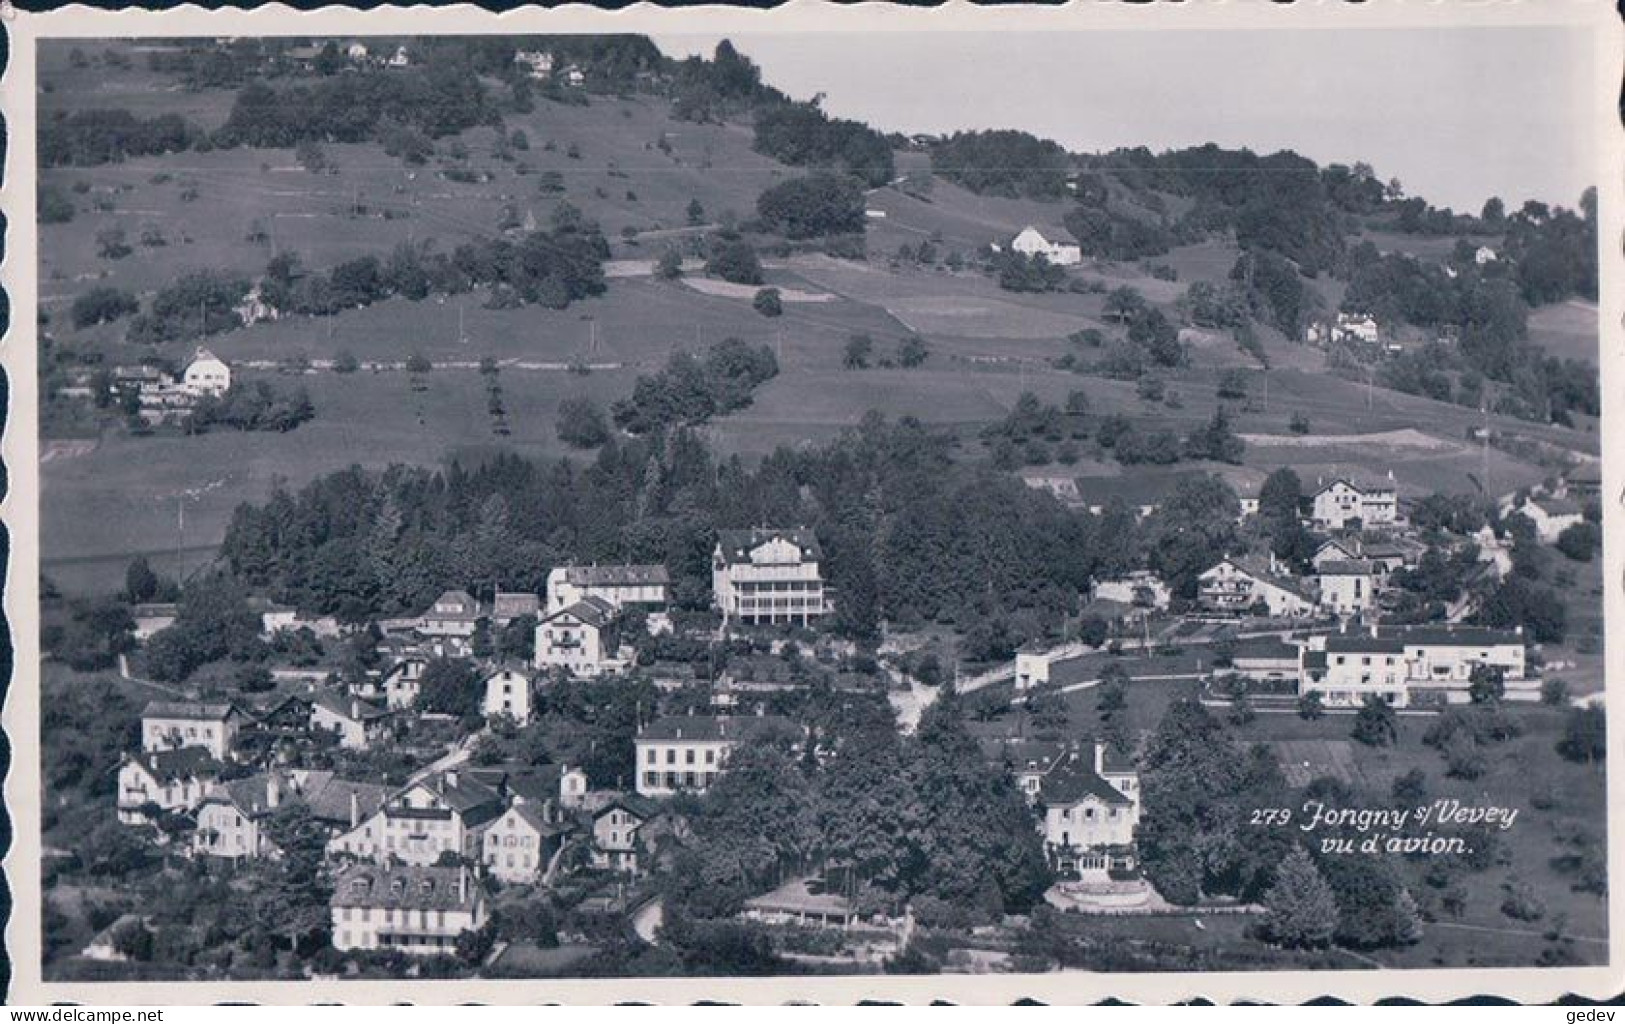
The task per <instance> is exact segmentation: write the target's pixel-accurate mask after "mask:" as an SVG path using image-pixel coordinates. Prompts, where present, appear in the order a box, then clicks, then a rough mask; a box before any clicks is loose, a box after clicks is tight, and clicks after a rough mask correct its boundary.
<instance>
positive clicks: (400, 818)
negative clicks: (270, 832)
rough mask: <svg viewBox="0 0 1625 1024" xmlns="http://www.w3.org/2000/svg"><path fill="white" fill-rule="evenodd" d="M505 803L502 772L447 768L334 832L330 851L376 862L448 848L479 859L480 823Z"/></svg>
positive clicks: (435, 854) (433, 857)
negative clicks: (356, 821) (344, 829)
mask: <svg viewBox="0 0 1625 1024" xmlns="http://www.w3.org/2000/svg"><path fill="white" fill-rule="evenodd" d="M507 807H508V794H507V792H506V788H505V784H504V782H503V780H502V778H501V777H495V778H493V777H492V776H490V775H485V776H483V777H482V773H481V772H479V771H477V770H468V769H463V768H448V769H446V770H444V771H441V772H436V773H435V774H433V775H430V776H428V777H426V778H423V779H420V780H418V781H416V782H413V783H411V784H410V785H408V786H406V787H404V788H403V789H401V790H400V791H398V792H397V793H395V794H394V795H393V796H391V797H390V798H389V799H387V800H385V801H384V803H383V805H382V806H381V807H379V808H378V810H377V812H376V813H374V814H373V815H372V816H371V817H368V818H365V819H363V820H362V821H360V822H358V823H357V824H356V826H355V827H354V828H351V829H350V830H349V831H347V832H343V833H341V834H339V835H337V836H334V837H333V838H332V839H331V840H330V841H329V842H328V844H327V852H328V855H329V856H330V857H331V856H341V855H342V856H346V857H351V858H355V859H359V860H370V861H375V862H378V863H384V862H387V861H389V860H392V859H393V860H398V861H402V862H405V863H407V864H433V863H435V862H436V861H437V860H439V859H440V857H441V856H442V855H443V854H446V853H455V854H457V855H459V856H462V857H466V858H468V859H469V860H477V859H478V858H479V853H480V841H479V839H480V832H481V829H482V828H483V826H485V825H486V824H488V823H489V822H491V821H494V820H495V819H496V818H498V817H499V816H501V814H502V813H503V811H505V810H506V809H507Z"/></svg>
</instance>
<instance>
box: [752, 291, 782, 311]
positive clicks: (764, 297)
mask: <svg viewBox="0 0 1625 1024" xmlns="http://www.w3.org/2000/svg"><path fill="white" fill-rule="evenodd" d="M751 307H752V308H753V309H755V310H756V312H758V313H760V314H762V315H763V316H766V317H774V316H783V315H784V303H783V301H782V300H781V299H780V298H779V290H778V289H777V288H763V289H762V290H761V291H759V292H757V293H756V297H755V298H754V299H752V300H751Z"/></svg>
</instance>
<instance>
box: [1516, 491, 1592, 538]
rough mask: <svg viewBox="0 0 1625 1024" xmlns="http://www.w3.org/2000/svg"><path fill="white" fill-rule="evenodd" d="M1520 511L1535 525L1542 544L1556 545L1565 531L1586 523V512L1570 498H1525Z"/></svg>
mask: <svg viewBox="0 0 1625 1024" xmlns="http://www.w3.org/2000/svg"><path fill="white" fill-rule="evenodd" d="M1518 511H1519V512H1521V513H1522V514H1523V515H1524V516H1526V517H1528V519H1529V521H1530V522H1532V523H1534V524H1535V536H1536V537H1538V538H1540V542H1541V543H1542V544H1555V543H1557V538H1558V537H1560V536H1562V534H1563V531H1564V530H1567V529H1568V528H1569V527H1571V526H1575V525H1577V524H1579V523H1582V522H1584V521H1585V510H1584V509H1582V508H1581V507H1580V503H1579V502H1577V501H1573V500H1571V499H1569V498H1525V499H1524V503H1523V504H1522V505H1519V506H1518Z"/></svg>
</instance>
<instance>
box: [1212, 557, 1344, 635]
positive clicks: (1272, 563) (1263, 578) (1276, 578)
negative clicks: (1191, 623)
mask: <svg viewBox="0 0 1625 1024" xmlns="http://www.w3.org/2000/svg"><path fill="white" fill-rule="evenodd" d="M1197 583H1198V589H1197V601H1198V603H1199V604H1201V606H1202V607H1203V608H1205V609H1207V610H1208V611H1213V612H1224V613H1227V614H1248V613H1251V612H1253V611H1254V610H1255V608H1261V609H1262V610H1263V611H1265V612H1266V613H1267V614H1268V615H1270V616H1271V617H1273V618H1282V619H1288V618H1303V617H1307V616H1311V615H1313V614H1314V611H1315V599H1314V596H1313V595H1312V594H1311V593H1310V592H1309V591H1308V590H1307V589H1305V588H1304V587H1303V586H1302V585H1301V584H1300V583H1299V582H1298V581H1297V580H1294V579H1290V578H1288V577H1287V576H1285V575H1284V574H1282V571H1281V566H1280V563H1279V562H1277V561H1276V559H1275V555H1274V553H1273V552H1271V554H1270V559H1269V563H1268V565H1267V567H1266V566H1265V565H1260V564H1257V563H1255V562H1253V561H1252V560H1251V559H1240V558H1225V559H1224V560H1223V561H1221V562H1219V564H1217V565H1215V566H1214V567H1213V568H1211V569H1208V570H1207V571H1206V572H1204V573H1202V575H1201V576H1199V577H1197Z"/></svg>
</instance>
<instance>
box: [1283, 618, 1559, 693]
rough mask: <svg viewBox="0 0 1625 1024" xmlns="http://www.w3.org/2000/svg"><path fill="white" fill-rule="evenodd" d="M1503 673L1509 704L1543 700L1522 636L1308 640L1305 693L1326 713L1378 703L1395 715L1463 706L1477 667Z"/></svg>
mask: <svg viewBox="0 0 1625 1024" xmlns="http://www.w3.org/2000/svg"><path fill="white" fill-rule="evenodd" d="M1479 665H1488V666H1492V667H1495V668H1499V669H1500V670H1501V671H1502V673H1503V675H1504V677H1505V680H1506V698H1507V699H1508V700H1538V699H1539V697H1540V680H1539V679H1538V678H1534V677H1532V676H1530V674H1529V672H1528V668H1527V662H1526V651H1525V637H1524V635H1523V632H1522V630H1521V628H1520V629H1514V630H1501V629H1488V628H1485V627H1482V626H1370V627H1368V628H1366V629H1363V630H1362V629H1347V628H1345V629H1344V630H1343V631H1342V632H1339V633H1332V634H1322V635H1314V636H1310V637H1308V638H1307V640H1306V641H1305V643H1304V645H1303V648H1302V651H1301V655H1300V675H1301V679H1300V682H1299V691H1300V692H1301V693H1318V694H1320V698H1321V701H1322V702H1323V703H1324V704H1325V705H1326V706H1327V707H1358V706H1359V705H1360V704H1362V703H1364V701H1365V699H1366V698H1367V697H1377V698H1378V699H1380V700H1383V701H1386V702H1387V703H1389V704H1392V705H1393V706H1395V707H1409V706H1412V705H1418V704H1422V705H1440V704H1465V703H1467V702H1468V701H1469V700H1470V699H1471V698H1470V693H1469V688H1470V686H1471V680H1472V672H1473V669H1474V668H1475V667H1476V666H1479Z"/></svg>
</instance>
